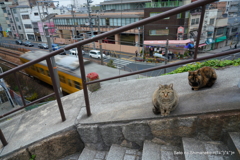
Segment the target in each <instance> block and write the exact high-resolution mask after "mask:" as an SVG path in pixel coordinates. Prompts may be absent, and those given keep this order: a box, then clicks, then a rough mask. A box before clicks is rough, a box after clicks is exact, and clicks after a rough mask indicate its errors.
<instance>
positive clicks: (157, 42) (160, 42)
mask: <svg viewBox="0 0 240 160" xmlns="http://www.w3.org/2000/svg"><path fill="white" fill-rule="evenodd" d="M190 42H192V41H191V40H190V39H187V40H168V45H186V44H187V43H190ZM166 43H167V40H152V41H144V44H145V45H160V46H166Z"/></svg>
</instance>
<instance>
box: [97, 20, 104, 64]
mask: <svg viewBox="0 0 240 160" xmlns="http://www.w3.org/2000/svg"><path fill="white" fill-rule="evenodd" d="M97 23H98V34H100V24H99V23H100V19H99V15H97ZM98 43H99V47H100V54H101V65H103V55H102V54H103V53H102V39H99V40H98Z"/></svg>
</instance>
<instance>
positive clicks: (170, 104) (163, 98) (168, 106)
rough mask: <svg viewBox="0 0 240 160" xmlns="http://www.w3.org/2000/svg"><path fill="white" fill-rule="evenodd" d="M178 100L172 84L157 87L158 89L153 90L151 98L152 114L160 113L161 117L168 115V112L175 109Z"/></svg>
mask: <svg viewBox="0 0 240 160" xmlns="http://www.w3.org/2000/svg"><path fill="white" fill-rule="evenodd" d="M178 99H179V98H178V95H177V92H176V91H175V90H174V89H173V84H172V83H171V84H170V85H159V88H158V89H157V90H155V92H154V93H153V96H152V103H153V106H154V107H153V109H152V111H153V113H155V114H159V113H161V115H162V116H167V115H169V114H170V111H173V110H174V109H176V107H177V105H178Z"/></svg>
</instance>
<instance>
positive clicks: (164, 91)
mask: <svg viewBox="0 0 240 160" xmlns="http://www.w3.org/2000/svg"><path fill="white" fill-rule="evenodd" d="M158 91H159V96H160V97H161V99H166V100H167V99H169V100H171V99H173V98H174V91H173V85H172V84H170V85H160V86H159V90H158Z"/></svg>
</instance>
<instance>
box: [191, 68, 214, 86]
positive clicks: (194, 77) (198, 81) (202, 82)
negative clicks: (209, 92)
mask: <svg viewBox="0 0 240 160" xmlns="http://www.w3.org/2000/svg"><path fill="white" fill-rule="evenodd" d="M216 80H217V74H216V72H215V70H214V69H213V68H211V67H202V68H200V69H198V70H196V71H189V72H188V82H189V85H190V86H191V87H192V90H198V89H200V88H202V87H212V85H213V84H214V83H215V81H216Z"/></svg>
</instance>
